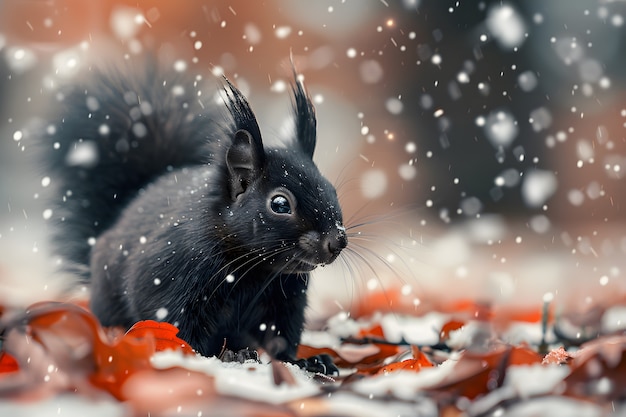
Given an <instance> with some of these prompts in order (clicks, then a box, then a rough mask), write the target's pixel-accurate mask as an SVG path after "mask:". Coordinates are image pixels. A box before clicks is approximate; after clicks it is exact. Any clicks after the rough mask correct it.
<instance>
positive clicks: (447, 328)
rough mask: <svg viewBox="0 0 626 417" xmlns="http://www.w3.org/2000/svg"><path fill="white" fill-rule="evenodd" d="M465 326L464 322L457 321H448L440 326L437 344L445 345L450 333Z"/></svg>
mask: <svg viewBox="0 0 626 417" xmlns="http://www.w3.org/2000/svg"><path fill="white" fill-rule="evenodd" d="M463 326H465V322H464V321H459V320H450V321H448V322H447V323H446V324H444V325H443V326H441V331H440V332H439V342H440V343H445V342H447V341H448V339H449V338H450V332H453V331H455V330H459V329H460V328H461V327H463Z"/></svg>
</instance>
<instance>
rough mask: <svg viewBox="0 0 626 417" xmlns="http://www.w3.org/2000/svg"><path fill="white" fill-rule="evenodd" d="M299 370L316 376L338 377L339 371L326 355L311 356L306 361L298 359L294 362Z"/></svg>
mask: <svg viewBox="0 0 626 417" xmlns="http://www.w3.org/2000/svg"><path fill="white" fill-rule="evenodd" d="M294 363H295V364H296V365H298V366H299V367H300V368H302V369H304V370H306V371H309V372H314V373H316V374H322V375H328V376H338V375H339V369H338V368H337V366H335V364H334V363H333V359H332V358H331V357H330V356H329V355H326V354H321V355H315V356H311V357H310V358H306V359H298V360H297V361H295V362H294Z"/></svg>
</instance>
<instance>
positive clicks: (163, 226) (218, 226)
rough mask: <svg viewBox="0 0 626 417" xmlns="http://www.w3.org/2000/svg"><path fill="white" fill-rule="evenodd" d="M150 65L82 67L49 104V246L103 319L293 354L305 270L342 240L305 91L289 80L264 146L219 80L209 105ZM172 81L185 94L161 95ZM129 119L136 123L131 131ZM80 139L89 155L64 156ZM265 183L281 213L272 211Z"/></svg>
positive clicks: (197, 343) (243, 108)
mask: <svg viewBox="0 0 626 417" xmlns="http://www.w3.org/2000/svg"><path fill="white" fill-rule="evenodd" d="M148 68H150V69H148ZM156 68H157V66H156V65H148V66H146V67H145V68H143V69H139V70H138V69H136V68H130V67H127V68H124V69H123V70H108V71H94V72H93V74H91V75H90V76H89V77H88V79H87V81H86V82H85V83H84V85H81V86H73V87H72V88H71V89H69V91H68V92H67V93H66V94H65V97H64V99H63V100H62V102H61V103H60V104H61V105H62V110H61V112H60V115H59V117H58V118H57V121H56V123H55V126H56V133H55V134H54V135H53V137H51V138H48V140H49V141H50V145H49V148H48V149H50V151H48V152H46V154H47V155H46V156H45V157H46V159H47V160H48V161H51V171H52V173H53V180H54V181H56V183H57V184H60V188H59V190H60V192H61V197H62V198H61V199H60V200H59V201H58V202H57V203H58V204H57V207H56V210H55V213H56V214H57V220H58V221H59V222H60V227H59V228H58V233H57V234H56V237H57V240H56V241H57V245H56V247H57V249H58V252H59V254H60V255H61V256H62V257H63V258H64V260H65V264H66V266H70V267H71V266H79V268H78V269H79V270H83V271H85V273H84V276H85V278H89V277H90V279H91V285H92V299H91V308H92V309H93V311H94V313H95V314H96V315H97V316H98V317H99V319H100V320H101V321H102V323H103V324H104V325H122V326H125V327H129V326H131V325H132V324H133V323H135V322H136V321H139V320H144V319H157V318H159V319H163V320H166V321H169V322H172V323H174V324H176V325H177V326H178V327H179V329H180V337H182V338H183V339H185V340H187V341H188V342H189V343H190V344H191V346H193V347H194V348H195V349H196V350H198V351H199V352H200V353H202V354H203V355H217V354H219V353H220V351H221V349H222V346H223V344H224V342H226V347H227V348H229V349H231V350H239V349H243V348H246V347H251V348H257V347H265V348H267V349H269V350H272V351H273V353H274V354H275V355H276V357H278V358H280V359H285V360H292V359H294V358H295V353H296V349H297V345H298V343H299V340H300V335H301V332H302V327H303V323H304V308H305V306H306V289H307V281H308V277H309V271H310V270H312V269H313V268H314V267H315V265H317V264H325V263H330V262H332V261H333V260H334V259H335V258H336V257H337V256H338V254H339V252H340V251H341V250H342V249H343V248H344V247H345V246H346V244H347V238H346V234H345V231H344V229H343V227H342V215H341V210H340V207H339V204H338V201H337V196H336V192H335V189H334V187H333V186H332V185H331V184H330V183H329V182H328V181H327V180H326V179H325V178H324V177H323V176H322V175H321V174H320V173H319V171H318V169H317V168H316V166H315V165H314V163H313V162H312V156H313V151H314V149H315V140H316V139H315V123H316V121H315V112H314V109H313V106H312V104H311V101H310V100H309V98H308V97H307V95H306V93H305V91H304V89H303V87H302V85H301V84H300V83H299V82H296V84H295V86H294V88H293V93H294V113H295V115H294V117H295V122H296V123H295V126H296V128H295V136H294V138H293V141H292V142H291V143H290V144H289V145H288V146H287V147H286V148H272V149H270V148H264V147H263V144H262V140H261V133H260V130H259V127H258V125H257V122H256V120H255V118H254V114H253V113H252V110H251V108H250V106H249V105H248V103H247V101H246V99H245V97H243V96H242V95H241V93H240V92H239V91H238V90H237V89H236V88H235V87H234V86H232V85H231V84H230V82H228V81H227V80H226V81H224V88H223V94H222V95H223V97H224V99H225V106H224V107H223V108H220V107H219V106H216V105H214V104H212V99H209V98H207V97H202V100H203V103H202V104H200V103H199V100H198V96H197V94H196V90H197V87H196V86H195V84H194V81H193V79H186V78H181V77H180V75H179V74H175V75H173V74H169V73H167V74H165V73H162V72H161V71H159V70H158V69H156ZM164 81H165V83H164ZM174 85H179V86H182V87H183V88H184V90H185V93H184V94H183V95H182V96H175V95H173V94H172V87H173V86H174ZM87 97H93V98H95V99H96V100H97V102H98V104H99V106H98V109H97V110H93V103H94V100H93V99H91V98H90V99H89V100H90V103H91V104H92V109H91V110H90V109H88V108H87V105H86V101H87ZM140 103H149V106H148V105H146V104H143V105H142V106H143V107H141V106H140ZM150 107H151V110H152V111H151V112H149V111H148V112H146V111H144V112H143V113H142V112H141V111H140V108H143V109H144V110H145V109H150ZM133 109H135V110H133ZM138 111H139V113H138ZM131 115H133V116H134V117H135V119H133V117H131ZM134 123H142V124H143V125H144V126H145V127H146V128H147V129H146V132H147V134H146V135H145V136H142V137H138V136H137V135H135V134H134V133H133V124H134ZM102 124H106V125H107V126H109V130H110V133H109V134H108V135H102V134H101V133H100V132H99V127H100V126H101V125H102ZM54 142H57V143H58V144H59V145H60V147H59V146H57V147H58V148H59V149H57V150H54V149H53V147H52V143H54ZM81 142H83V143H84V142H89V143H91V144H95V145H96V147H97V150H98V155H99V158H98V161H97V163H96V164H91V165H90V164H87V165H83V166H69V165H68V164H67V163H66V161H67V154H68V152H70V151H71V149H72V148H74V147H75V146H77V145H78V146H79V145H80V143H81ZM67 190H70V192H69V193H68V192H66V191H67ZM276 194H281V195H284V196H285V198H286V199H287V201H289V202H290V204H291V209H292V214H291V215H289V214H277V213H274V211H273V209H272V207H273V206H272V204H271V200H272V197H273V196H275V195H276ZM283 201H284V200H283ZM90 237H94V238H96V243H95V245H94V246H90V245H89V244H88V240H89V238H90ZM92 243H93V242H92ZM81 266H82V267H81ZM229 275H231V276H232V277H234V280H231V279H229V280H227V279H226V278H227V277H228V276H229ZM229 278H230V277H229ZM231 281H232V282H231ZM165 312H166V313H167V314H166V315H165V317H163V316H161V315H159V314H164V313H165Z"/></svg>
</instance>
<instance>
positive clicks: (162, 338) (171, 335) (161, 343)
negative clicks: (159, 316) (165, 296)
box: [125, 320, 195, 354]
mask: <svg viewBox="0 0 626 417" xmlns="http://www.w3.org/2000/svg"><path fill="white" fill-rule="evenodd" d="M177 334H178V328H177V327H176V326H174V325H173V324H170V323H167V322H160V321H154V320H144V321H140V322H137V323H135V324H134V325H133V327H131V328H130V329H129V330H128V332H126V335H125V337H134V338H137V339H144V338H150V337H152V338H154V341H155V351H156V352H162V351H164V350H175V351H181V352H183V353H184V354H195V352H194V350H193V349H192V348H191V346H189V345H188V344H187V343H186V342H185V341H184V340H182V339H180V338H178V337H177V336H176V335H177Z"/></svg>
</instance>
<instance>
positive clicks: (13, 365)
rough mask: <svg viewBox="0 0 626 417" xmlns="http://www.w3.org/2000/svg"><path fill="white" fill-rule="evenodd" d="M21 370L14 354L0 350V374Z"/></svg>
mask: <svg viewBox="0 0 626 417" xmlns="http://www.w3.org/2000/svg"><path fill="white" fill-rule="evenodd" d="M19 370H20V367H19V365H18V364H17V362H16V361H15V359H14V358H13V356H11V355H9V354H8V353H6V352H0V374H8V373H11V372H16V371H19Z"/></svg>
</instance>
